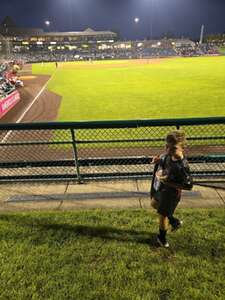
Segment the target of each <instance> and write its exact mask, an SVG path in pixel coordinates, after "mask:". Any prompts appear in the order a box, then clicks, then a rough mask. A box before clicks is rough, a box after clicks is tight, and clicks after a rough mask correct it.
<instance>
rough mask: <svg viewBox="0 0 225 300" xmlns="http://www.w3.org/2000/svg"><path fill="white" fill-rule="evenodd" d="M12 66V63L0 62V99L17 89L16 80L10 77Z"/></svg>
mask: <svg viewBox="0 0 225 300" xmlns="http://www.w3.org/2000/svg"><path fill="white" fill-rule="evenodd" d="M11 68H12V66H11V63H1V64H0V100H1V99H2V98H5V97H6V96H7V95H9V94H11V93H12V92H13V91H14V90H15V89H16V86H17V82H16V81H15V82H14V81H13V80H12V78H10V77H8V76H9V74H10V69H11Z"/></svg>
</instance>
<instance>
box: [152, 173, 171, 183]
mask: <svg viewBox="0 0 225 300" xmlns="http://www.w3.org/2000/svg"><path fill="white" fill-rule="evenodd" d="M155 176H156V177H157V178H158V180H159V181H160V182H166V181H167V179H168V176H167V174H163V171H162V170H159V171H158V172H156V174H155Z"/></svg>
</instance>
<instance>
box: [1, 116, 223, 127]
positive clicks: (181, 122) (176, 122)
mask: <svg viewBox="0 0 225 300" xmlns="http://www.w3.org/2000/svg"><path fill="white" fill-rule="evenodd" d="M208 124H209V125H210V124H225V116H224V117H207V118H181V119H152V120H148V119H146V120H145V119H143V120H103V121H78V122H39V123H20V124H17V123H8V124H3V123H2V124H0V130H25V129H27V130H41V129H70V128H73V129H101V128H138V127H147V126H152V127H156V126H177V127H179V126H185V125H187V126H188V125H208Z"/></svg>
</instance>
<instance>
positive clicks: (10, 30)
mask: <svg viewBox="0 0 225 300" xmlns="http://www.w3.org/2000/svg"><path fill="white" fill-rule="evenodd" d="M0 34H2V35H4V36H58V37H60V36H61V37H65V36H102V35H111V36H116V35H117V34H116V33H114V32H112V31H95V30H93V29H92V28H87V29H86V30H84V31H72V32H45V31H44V30H43V29H42V28H21V27H17V26H16V25H15V24H14V22H13V21H12V19H11V18H10V17H6V18H5V19H4V20H3V22H2V23H1V24H0Z"/></svg>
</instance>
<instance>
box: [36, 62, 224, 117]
mask: <svg viewBox="0 0 225 300" xmlns="http://www.w3.org/2000/svg"><path fill="white" fill-rule="evenodd" d="M32 72H33V74H42V75H47V74H48V75H52V74H54V76H53V77H52V79H51V81H50V82H49V84H48V89H49V90H50V91H52V92H55V93H56V94H58V95H60V96H61V97H62V100H61V104H60V107H59V111H58V117H57V120H58V121H78V120H124V119H153V118H154V119H157V118H187V117H208V116H224V115H225V57H200V58H170V59H149V60H120V61H118V60H115V61H93V62H65V63H59V67H58V68H57V69H56V67H55V63H44V64H35V65H33V66H32Z"/></svg>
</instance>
